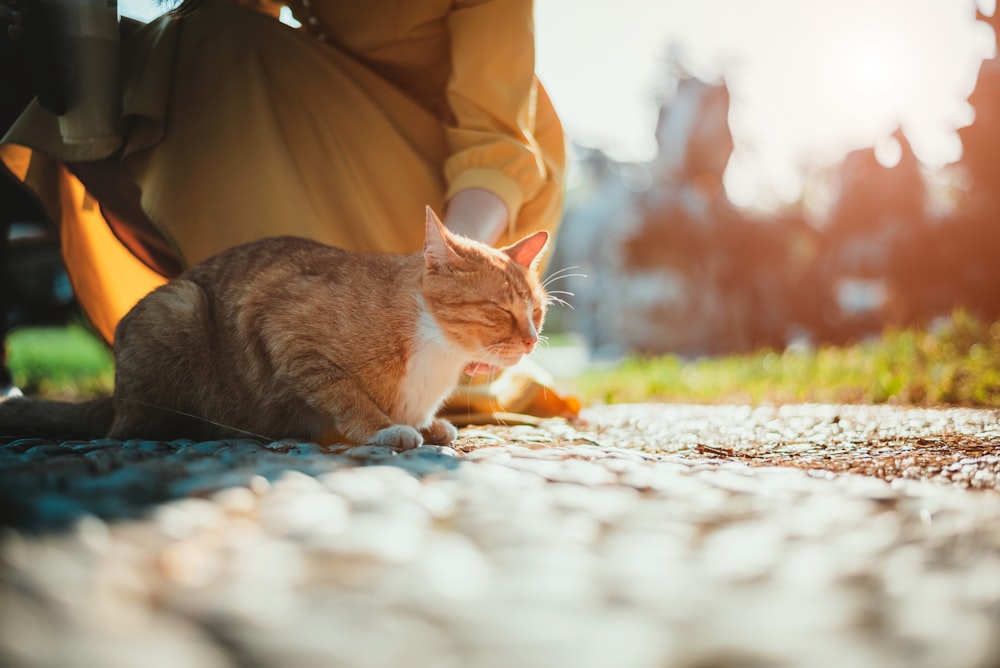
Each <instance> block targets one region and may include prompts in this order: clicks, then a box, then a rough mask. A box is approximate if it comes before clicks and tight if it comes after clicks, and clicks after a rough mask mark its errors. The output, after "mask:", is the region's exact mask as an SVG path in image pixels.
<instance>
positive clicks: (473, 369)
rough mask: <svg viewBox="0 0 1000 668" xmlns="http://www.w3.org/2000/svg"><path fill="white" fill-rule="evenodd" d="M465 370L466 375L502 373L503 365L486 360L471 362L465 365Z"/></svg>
mask: <svg viewBox="0 0 1000 668" xmlns="http://www.w3.org/2000/svg"><path fill="white" fill-rule="evenodd" d="M464 371H465V375H466V376H486V375H490V374H495V373H500V372H501V371H503V367H502V366H497V365H496V364H487V363H486V362H469V363H468V364H466V365H465V369H464Z"/></svg>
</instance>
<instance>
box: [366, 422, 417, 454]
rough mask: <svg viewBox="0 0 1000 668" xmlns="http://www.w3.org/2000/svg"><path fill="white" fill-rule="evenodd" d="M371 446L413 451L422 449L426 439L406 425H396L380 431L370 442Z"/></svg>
mask: <svg viewBox="0 0 1000 668" xmlns="http://www.w3.org/2000/svg"><path fill="white" fill-rule="evenodd" d="M368 442H369V443H370V444H371V445H381V446H383V447H386V448H392V449H394V450H412V449H413V448H418V447H420V446H421V445H422V444H423V442H424V438H423V436H421V435H420V432H419V431H417V430H416V429H414V428H413V427H411V426H409V425H405V424H394V425H392V426H391V427H386V428H385V429H379V430H378V431H377V432H375V435H374V436H372V437H371V440H370V441H368Z"/></svg>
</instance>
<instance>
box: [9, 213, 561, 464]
mask: <svg viewBox="0 0 1000 668" xmlns="http://www.w3.org/2000/svg"><path fill="white" fill-rule="evenodd" d="M547 244H548V233H546V232H544V231H541V232H536V233H534V234H532V235H530V236H527V237H525V238H524V239H522V240H520V241H518V242H517V243H515V244H513V245H511V246H508V247H506V248H501V249H494V248H491V247H489V246H487V245H485V244H482V243H479V242H476V241H472V240H470V239H467V238H464V237H461V236H458V235H455V234H453V233H451V232H449V231H448V229H447V228H446V227H445V226H444V225H442V224H441V221H440V220H438V218H437V216H435V215H434V213H433V211H431V209H430V208H428V209H427V219H426V238H425V242H424V249H423V251H422V252H420V253H415V254H412V255H396V254H386V253H353V252H348V251H344V250H341V249H338V248H333V247H331V246H326V245H323V244H320V243H317V242H314V241H309V240H307V239H302V238H295V237H276V238H269V239H263V240H260V241H255V242H251V243H248V244H245V245H242V246H238V247H235V248H232V249H230V250H227V251H225V252H223V253H220V254H219V255H216V256H214V257H212V258H209V259H208V260H206V261H204V262H202V263H200V264H198V265H196V266H194V267H192V268H191V269H189V270H187V271H186V272H184V273H183V274H182V275H181V276H180V277H178V278H177V279H175V280H173V281H171V282H170V283H168V284H167V285H164V286H162V287H160V288H158V289H157V290H155V291H153V292H152V293H150V294H149V295H147V296H146V297H144V298H143V299H142V300H140V301H139V303H137V304H136V305H135V307H134V308H133V309H132V310H131V311H129V313H128V314H126V315H125V317H124V318H123V319H122V320H121V323H120V324H119V325H118V329H117V331H116V333H115V342H114V355H115V391H114V395H113V396H112V397H110V398H106V399H98V400H95V401H91V402H85V403H79V404H72V403H63V402H51V401H41V400H35V399H13V400H10V401H8V402H6V403H4V404H3V405H0V435H17V436H26V435H38V436H48V437H55V438H92V437H100V436H107V437H110V438H116V439H127V438H147V439H156V440H169V439H174V438H193V439H197V440H205V439H217V438H231V437H236V436H246V435H248V434H251V435H254V436H258V437H264V438H269V439H281V438H295V439H303V440H322V439H321V437H322V436H323V435H329V434H336V435H337V436H336V438H339V439H345V440H347V441H351V442H354V443H373V444H378V445H385V446H390V447H393V448H396V449H408V448H413V447H416V446H419V445H421V444H422V443H438V444H447V443H450V442H451V441H452V440H453V439H454V438H455V437H456V435H457V432H456V430H455V427H454V426H452V425H451V424H450V423H448V422H446V421H444V420H442V419H439V418H436V417H435V415H436V413H437V410H438V408H439V407H440V406H441V404H442V402H443V401H444V400H445V399H446V398H447V396H448V395H449V394H450V393H451V392H452V391H453V389H454V388H455V386H456V385H457V383H458V381H459V379H460V377H461V375H462V373H463V371H464V372H466V373H477V372H483V371H487V370H490V369H494V368H497V367H506V366H510V365H512V364H514V363H516V362H517V361H518V360H520V359H521V358H522V356H524V355H525V354H527V353H529V352H531V350H532V349H533V348H534V346H535V344H536V342H537V341H538V337H539V332H540V331H541V329H542V321H543V319H544V316H545V309H546V303H547V299H546V295H545V293H544V290H543V289H542V287H541V285H540V284H539V281H538V277H537V275H536V272H535V266H536V264H537V262H538V259H539V257H540V256H541V254H542V253H543V252H544V250H545V247H546V245H547ZM326 440H329V438H327V439H326Z"/></svg>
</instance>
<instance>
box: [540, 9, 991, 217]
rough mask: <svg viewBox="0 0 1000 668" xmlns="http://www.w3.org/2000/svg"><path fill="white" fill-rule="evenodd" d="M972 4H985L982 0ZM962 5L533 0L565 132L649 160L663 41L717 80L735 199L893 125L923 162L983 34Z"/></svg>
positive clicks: (754, 198)
mask: <svg viewBox="0 0 1000 668" xmlns="http://www.w3.org/2000/svg"><path fill="white" fill-rule="evenodd" d="M981 6H983V8H984V9H988V10H992V6H991V5H990V6H988V5H987V4H986V3H983V4H982V5H981ZM975 7H976V3H975V0H836V1H830V0H822V1H820V0H698V1H697V2H696V1H693V0H616V1H614V2H612V1H611V0H537V4H536V15H537V21H536V22H537V43H538V56H537V61H538V70H539V74H540V76H541V77H542V80H543V82H544V83H545V85H546V87H547V89H549V91H550V93H551V95H552V98H553V100H554V102H555V104H556V105H557V109H558V111H559V112H560V115H561V116H562V118H563V122H564V125H565V126H566V128H567V130H568V131H569V133H570V134H571V136H573V137H574V138H575V139H577V140H578V141H580V142H581V143H584V144H585V145H591V146H598V147H601V148H603V149H605V150H606V151H608V152H609V153H610V154H611V155H612V156H614V157H617V158H620V159H631V160H644V159H649V158H651V157H653V155H654V154H655V151H656V145H655V143H654V141H653V128H654V127H655V119H656V109H657V105H656V98H657V95H659V94H660V92H661V91H662V90H663V89H664V83H665V81H666V79H667V77H666V76H665V73H666V71H667V67H666V56H667V54H668V53H669V52H670V49H671V45H672V48H673V50H674V51H675V52H677V53H680V54H681V59H682V62H683V63H684V64H685V66H686V67H687V69H688V70H689V71H691V72H692V73H693V74H696V75H698V76H701V77H702V78H706V79H709V80H714V79H717V78H718V77H719V76H720V75H722V74H725V76H726V79H727V82H728V84H729V87H730V92H731V94H732V109H731V112H730V125H731V128H732V131H733V136H734V141H735V143H736V149H735V151H734V154H733V158H732V160H731V161H730V164H729V169H728V170H727V174H726V185H727V190H728V191H729V193H730V196H731V197H732V198H733V200H734V201H736V202H737V203H739V204H758V205H761V206H769V205H772V204H774V203H776V202H781V201H791V200H794V199H796V198H797V196H798V193H799V191H800V188H801V178H800V174H801V168H802V166H804V165H812V164H826V163H830V162H833V161H835V160H837V159H839V157H840V156H842V155H843V154H844V153H845V152H846V151H848V150H851V149H853V148H858V147H862V146H871V145H873V144H875V143H876V142H878V141H879V140H880V139H884V138H885V137H887V136H888V135H889V134H891V133H892V131H893V129H894V128H895V127H896V126H897V125H898V124H902V126H903V128H904V130H905V131H906V133H907V136H908V137H910V140H911V143H912V145H913V148H914V151H915V152H916V154H917V156H918V158H920V159H921V160H923V161H924V162H925V163H926V164H927V165H928V166H930V167H932V168H933V167H938V166H941V165H943V164H946V163H948V162H952V161H954V160H955V159H957V158H958V157H959V156H960V154H961V146H960V144H959V142H958V137H957V135H956V134H955V129H956V128H958V127H961V126H963V125H967V124H968V123H969V122H970V121H971V120H972V110H971V108H970V107H969V106H968V104H967V103H966V102H965V99H966V98H967V96H968V94H969V93H970V92H971V91H972V88H973V86H974V84H975V76H976V73H977V71H978V66H979V63H980V61H981V60H982V59H983V58H985V57H989V56H990V55H991V54H992V53H993V48H994V47H993V44H994V42H993V35H992V32H991V31H990V29H989V28H988V27H986V26H984V25H981V24H978V25H977V24H976V21H975Z"/></svg>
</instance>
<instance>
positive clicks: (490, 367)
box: [463, 355, 522, 376]
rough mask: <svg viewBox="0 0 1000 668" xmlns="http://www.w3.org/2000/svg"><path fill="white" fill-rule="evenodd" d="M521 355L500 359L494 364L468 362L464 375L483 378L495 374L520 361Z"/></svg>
mask: <svg viewBox="0 0 1000 668" xmlns="http://www.w3.org/2000/svg"><path fill="white" fill-rule="evenodd" d="M521 357H522V355H518V356H517V357H511V358H503V357H501V358H500V359H498V360H497V361H496V362H494V363H490V362H469V363H468V364H466V365H465V369H464V370H463V371H464V372H465V375H467V376H485V375H492V374H497V373H500V372H501V371H503V370H504V369H506V368H507V367H509V366H514V365H515V364H517V363H518V362H520V361H521Z"/></svg>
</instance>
